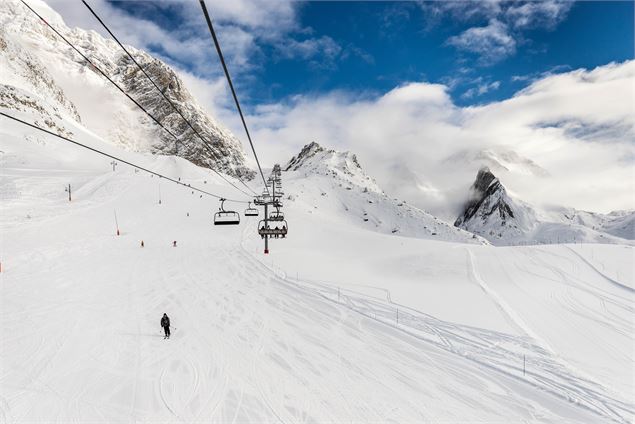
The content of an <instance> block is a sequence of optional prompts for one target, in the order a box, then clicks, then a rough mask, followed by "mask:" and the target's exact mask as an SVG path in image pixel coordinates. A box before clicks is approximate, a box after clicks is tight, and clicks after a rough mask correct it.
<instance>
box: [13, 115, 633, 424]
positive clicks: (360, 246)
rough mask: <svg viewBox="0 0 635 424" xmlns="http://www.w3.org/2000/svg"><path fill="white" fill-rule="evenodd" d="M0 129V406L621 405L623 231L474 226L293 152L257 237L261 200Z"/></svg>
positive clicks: (553, 415)
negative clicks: (562, 241) (229, 221)
mask: <svg viewBox="0 0 635 424" xmlns="http://www.w3.org/2000/svg"><path fill="white" fill-rule="evenodd" d="M12 113H15V114H17V112H15V111H12ZM26 118H27V117H25V119H26ZM67 127H68V128H69V129H70V130H71V131H72V132H73V134H74V135H75V138H77V139H79V140H82V141H83V142H86V143H89V144H90V145H92V146H93V147H99V148H103V149H107V150H108V151H110V152H112V153H114V154H117V155H122V156H123V157H125V158H126V159H128V160H131V161H134V162H135V163H139V164H140V165H143V166H147V167H149V168H152V169H155V170H157V171H159V172H162V173H165V174H166V175H168V176H171V177H173V178H181V179H182V181H183V182H186V183H188V184H192V186H196V187H201V188H203V189H205V190H209V191H212V192H215V193H219V194H222V195H226V196H228V197H232V198H233V197H236V195H237V194H236V193H234V192H232V190H233V189H231V187H227V186H225V185H223V184H221V183H223V181H222V180H220V179H217V178H214V177H213V176H212V175H210V171H209V170H205V169H202V168H197V167H195V166H194V165H192V164H190V163H188V162H186V161H184V160H182V159H178V158H173V157H165V156H162V157H153V156H150V155H147V154H146V155H143V154H139V153H131V152H123V151H119V150H118V149H117V148H115V147H113V146H111V145H108V144H107V143H104V142H103V141H102V140H100V139H99V138H98V137H96V136H94V135H93V134H91V133H90V132H88V131H86V130H85V129H83V128H82V127H81V126H78V125H76V126H73V125H71V124H70V123H68V125H67ZM0 140H1V144H0V150H1V151H2V154H1V156H0V165H1V170H2V174H1V185H0V194H1V195H2V213H1V215H0V225H1V227H0V229H1V234H2V245H1V252H0V261H1V265H2V272H1V273H0V279H1V280H0V302H1V308H0V328H2V330H3V331H2V332H1V333H0V422H3V423H4V422H6V423H33V422H108V423H113V422H278V421H279V422H315V421H317V422H350V421H356V422H371V421H373V422H388V421H392V422H551V423H563V422H585V423H599V422H618V423H629V422H632V421H633V419H634V411H635V407H634V405H633V401H632V399H633V350H632V349H633V290H634V289H633V287H634V278H633V268H632V263H633V248H632V247H630V246H621V245H553V246H539V247H531V246H528V247H506V248H498V247H493V246H489V245H483V244H482V243H481V240H480V239H473V238H471V237H469V235H468V234H467V233H465V232H463V231H461V230H458V229H455V228H453V227H451V226H447V223H443V222H441V221H435V219H434V217H431V216H430V215H427V214H425V213H423V212H422V211H417V210H415V209H405V210H404V209H403V208H404V206H403V205H402V206H399V204H398V203H397V204H395V203H394V202H393V201H392V200H390V199H389V198H385V197H384V195H383V194H382V193H379V192H376V191H373V190H368V191H364V190H363V189H360V188H359V187H358V186H357V185H355V184H353V183H354V181H353V180H350V181H349V182H350V184H351V185H350V187H351V189H350V190H347V189H346V187H349V186H343V187H340V186H339V184H340V182H341V181H340V180H338V179H337V178H335V177H337V175H336V176H335V177H334V176H333V173H330V174H329V173H328V172H326V173H323V174H312V173H309V172H308V171H307V172H306V173H304V172H303V171H302V170H298V171H293V172H285V173H283V185H284V190H285V199H286V197H291V199H286V200H285V206H284V212H285V215H286V216H287V221H288V225H289V237H288V238H287V239H285V240H272V242H271V246H270V247H271V254H270V255H268V256H265V255H263V254H262V248H263V246H262V240H261V239H260V237H258V235H257V233H256V226H257V223H258V219H260V218H245V217H243V218H242V222H241V225H240V226H238V227H214V226H213V225H212V213H213V212H215V210H217V207H218V204H217V201H216V200H215V199H212V198H210V197H206V196H204V197H202V198H201V197H199V194H192V192H191V191H190V190H189V189H188V188H185V187H181V186H177V185H175V184H172V183H168V182H167V181H165V180H160V179H159V178H157V177H150V176H149V175H148V174H145V173H143V172H135V170H134V168H132V167H128V166H126V165H123V164H119V165H117V166H116V170H115V171H114V172H113V170H112V166H111V164H110V160H109V159H107V158H103V157H99V156H95V155H94V154H93V153H90V152H88V151H84V150H81V149H79V148H77V147H75V146H72V145H68V144H65V142H63V141H60V140H56V139H54V138H52V137H49V136H44V135H41V134H37V133H35V132H34V131H33V130H28V129H24V127H21V126H19V125H18V124H16V123H13V122H9V121H8V120H6V119H4V118H1V117H0ZM340 165H341V162H337V161H336V162H334V166H340ZM349 177H351V176H350V175H347V178H349ZM69 183H70V184H71V186H72V193H73V199H72V201H71V202H69V201H68V198H67V193H65V192H64V187H65V186H66V185H67V184H69ZM342 184H344V183H342ZM254 188H256V187H254ZM322 193H325V194H324V195H322ZM239 194H240V193H238V195H239ZM159 198H160V199H161V203H159ZM369 200H370V201H372V203H369ZM226 206H229V207H234V208H236V209H237V210H239V211H242V210H243V209H244V208H246V206H247V205H243V204H236V203H233V204H232V203H228V204H227V205H226ZM404 211H405V212H404ZM398 213H399V214H402V215H403V216H402V215H398ZM364 214H366V215H364ZM188 215H189V216H188ZM365 217H370V218H369V219H368V221H364V218H365ZM417 217H419V218H421V219H422V220H423V221H424V222H425V223H424V224H423V225H420V226H419V225H417V224H416V222H417ZM390 220H393V221H394V222H392V221H390ZM379 221H381V222H379ZM389 221H390V222H389ZM387 222H389V223H387ZM398 222H405V223H406V224H404V225H402V226H401V227H400V228H399V231H398V232H396V233H392V231H390V228H392V227H393V224H394V223H398ZM429 225H436V228H437V229H438V230H439V231H434V232H435V233H436V234H435V235H432V233H431V232H428V227H429ZM117 226H118V227H119V230H120V235H119V236H117V235H116V228H117ZM424 226H425V227H426V228H424ZM141 240H143V241H144V244H145V247H143V248H142V247H140V243H141ZM173 241H177V247H172V242H173ZM164 312H166V313H167V314H168V315H169V316H170V318H171V321H172V325H173V328H172V330H173V331H172V337H171V338H170V339H169V340H164V339H163V337H162V332H161V328H160V326H159V321H160V319H161V316H162V314H163V313H164Z"/></svg>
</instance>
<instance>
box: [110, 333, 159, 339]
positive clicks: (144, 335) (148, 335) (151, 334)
mask: <svg viewBox="0 0 635 424" xmlns="http://www.w3.org/2000/svg"><path fill="white" fill-rule="evenodd" d="M119 334H121V335H122V336H134V337H137V336H139V337H161V338H163V337H165V334H163V333H161V334H156V333H119Z"/></svg>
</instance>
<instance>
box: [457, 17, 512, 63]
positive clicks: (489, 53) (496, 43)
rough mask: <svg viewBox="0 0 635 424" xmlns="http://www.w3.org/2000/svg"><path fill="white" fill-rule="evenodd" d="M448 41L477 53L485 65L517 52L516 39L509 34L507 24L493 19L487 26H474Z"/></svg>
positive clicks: (459, 47)
mask: <svg viewBox="0 0 635 424" xmlns="http://www.w3.org/2000/svg"><path fill="white" fill-rule="evenodd" d="M447 43H448V44H449V45H451V46H454V47H456V48H457V49H459V50H462V51H467V52H471V53H476V54H477V55H478V56H479V57H480V61H481V63H482V64H484V65H490V64H493V63H496V62H499V61H501V60H503V59H505V58H506V57H508V56H511V55H513V54H514V53H516V40H514V38H513V37H512V36H511V35H509V33H508V30H507V25H505V24H503V23H502V22H500V21H498V20H496V19H492V20H491V21H490V22H489V24H488V25H487V26H484V27H472V28H469V29H467V30H465V31H463V32H462V33H461V34H460V35H456V36H453V37H450V38H449V39H448V41H447Z"/></svg>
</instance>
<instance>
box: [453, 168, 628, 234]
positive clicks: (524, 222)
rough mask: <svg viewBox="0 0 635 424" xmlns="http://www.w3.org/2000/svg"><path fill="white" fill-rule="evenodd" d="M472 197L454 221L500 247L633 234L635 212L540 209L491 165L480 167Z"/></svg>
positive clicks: (473, 186) (455, 223)
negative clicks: (523, 198) (502, 179)
mask: <svg viewBox="0 0 635 424" xmlns="http://www.w3.org/2000/svg"><path fill="white" fill-rule="evenodd" d="M469 196H470V198H469V200H468V202H467V203H466V204H465V207H464V209H463V212H462V214H461V215H460V216H459V217H458V218H457V219H456V221H455V222H454V225H455V226H456V227H458V228H463V229H465V230H467V231H470V232H472V233H474V234H478V235H480V236H482V237H484V238H486V239H488V240H489V241H490V242H492V243H494V244H497V245H514V244H545V243H547V244H550V243H576V242H584V243H617V244H621V243H628V240H633V238H634V237H633V228H634V224H633V223H634V220H635V212H634V211H620V212H612V213H610V214H607V215H603V214H598V213H592V212H584V211H577V210H575V209H570V208H549V209H539V208H537V207H535V206H532V205H529V204H528V203H525V202H523V201H521V200H519V199H515V198H513V197H512V196H510V195H509V194H508V193H507V190H506V189H505V187H504V186H503V184H502V183H501V182H500V180H499V179H498V178H497V177H496V176H495V175H494V174H493V173H492V172H491V171H490V170H489V169H488V168H482V169H481V170H479V172H478V174H477V176H476V180H475V181H474V183H473V184H472V186H471V187H470V195H469Z"/></svg>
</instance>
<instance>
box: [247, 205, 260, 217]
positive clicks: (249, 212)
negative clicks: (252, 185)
mask: <svg viewBox="0 0 635 424" xmlns="http://www.w3.org/2000/svg"><path fill="white" fill-rule="evenodd" d="M245 216H258V209H256V208H252V207H251V202H249V207H248V208H247V209H245Z"/></svg>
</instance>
